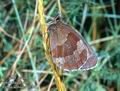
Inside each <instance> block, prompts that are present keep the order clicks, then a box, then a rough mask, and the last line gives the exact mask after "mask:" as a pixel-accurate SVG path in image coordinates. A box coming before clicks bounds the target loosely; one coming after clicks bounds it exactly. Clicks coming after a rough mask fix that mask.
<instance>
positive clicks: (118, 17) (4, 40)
mask: <svg viewBox="0 0 120 91" xmlns="http://www.w3.org/2000/svg"><path fill="white" fill-rule="evenodd" d="M43 1H44V13H45V19H46V22H47V23H48V22H49V21H50V20H52V19H53V17H54V16H56V15H57V13H58V12H59V9H58V5H57V0H43ZM37 5H38V2H37V0H0V91H5V90H6V91H13V90H16V91H30V90H31V91H32V89H34V90H35V91H57V90H58V89H57V87H56V83H55V80H54V76H53V72H52V70H51V68H50V65H49V64H48V62H47V60H46V59H45V56H44V49H43V45H42V34H41V32H40V24H39V18H38V13H37ZM61 12H62V16H63V20H64V22H66V23H67V24H69V25H71V26H72V27H74V28H75V29H77V30H78V31H79V32H80V33H81V34H82V35H83V36H84V38H85V39H86V40H87V41H88V42H89V43H90V44H91V45H92V47H93V49H94V50H95V52H96V54H97V55H98V58H99V60H98V64H97V66H96V68H94V69H91V70H89V71H77V72H69V73H66V72H64V73H63V76H62V77H61V78H62V79H63V83H64V84H65V87H66V89H67V91H120V0H61ZM17 86H19V87H18V88H17ZM12 87H16V88H12Z"/></svg>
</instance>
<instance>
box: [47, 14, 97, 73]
mask: <svg viewBox="0 0 120 91" xmlns="http://www.w3.org/2000/svg"><path fill="white" fill-rule="evenodd" d="M48 31H49V32H50V35H49V38H50V51H51V55H52V59H53V62H54V63H55V64H56V65H57V66H58V67H59V68H60V69H62V70H64V71H76V70H79V69H83V70H88V69H91V68H93V67H94V66H95V65H96V63H97V56H96V54H95V53H94V51H93V50H92V48H91V47H90V46H89V45H88V43H87V42H86V41H85V40H84V38H83V37H82V35H81V34H80V33H79V32H77V31H76V30H75V29H73V28H72V27H71V26H69V25H67V24H65V23H64V22H63V21H62V20H61V17H60V16H57V17H56V18H55V19H54V20H53V21H52V24H50V25H49V27H48Z"/></svg>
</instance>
